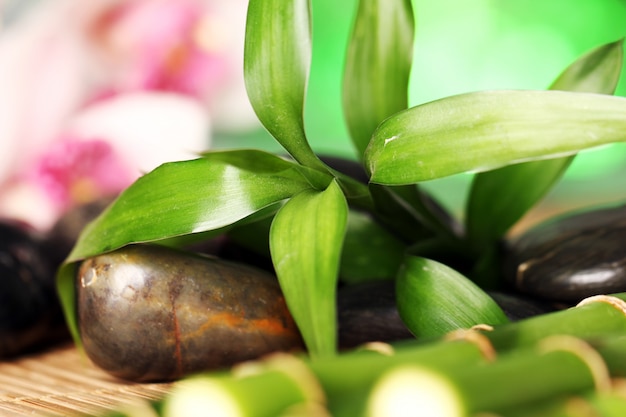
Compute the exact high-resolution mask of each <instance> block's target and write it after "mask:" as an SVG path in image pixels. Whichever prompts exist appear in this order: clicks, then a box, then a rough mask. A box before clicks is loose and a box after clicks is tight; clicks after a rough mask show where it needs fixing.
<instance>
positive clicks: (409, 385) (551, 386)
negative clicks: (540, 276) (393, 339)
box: [366, 337, 609, 417]
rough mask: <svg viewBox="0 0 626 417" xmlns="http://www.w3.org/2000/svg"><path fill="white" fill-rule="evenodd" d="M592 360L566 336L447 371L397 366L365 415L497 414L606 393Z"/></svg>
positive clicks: (601, 373)
mask: <svg viewBox="0 0 626 417" xmlns="http://www.w3.org/2000/svg"><path fill="white" fill-rule="evenodd" d="M596 356H597V352H595V351H594V350H593V349H591V348H590V347H589V346H588V345H586V344H585V343H584V342H582V341H580V340H578V339H573V338H569V337H568V338H566V339H565V340H563V339H560V338H559V340H546V341H545V343H542V344H541V346H539V347H538V348H536V349H523V350H520V351H515V352H511V353H508V354H506V355H503V356H500V357H499V358H498V360H496V361H494V362H492V363H489V364H478V365H470V366H466V367H460V368H457V369H456V370H454V371H449V372H446V373H443V372H440V371H433V369H430V368H427V367H422V366H417V365H414V364H406V365H402V366H401V367H399V368H396V369H394V370H392V371H389V373H386V374H383V376H382V377H381V378H380V380H379V383H377V384H376V385H375V387H374V389H373V390H372V392H371V394H370V396H369V399H368V404H367V413H366V415H368V416H388V417H394V416H401V415H404V414H402V408H404V409H406V408H410V409H411V410H412V411H413V412H414V413H415V415H427V414H426V413H427V412H431V411H432V410H437V414H432V415H438V416H441V417H444V416H445V417H461V416H466V415H470V414H472V413H478V412H489V413H496V414H497V413H499V412H502V411H504V410H507V409H512V408H515V407H523V406H524V405H527V404H532V403H534V402H540V401H545V400H548V399H550V398H554V397H557V396H563V395H574V394H579V393H584V392H586V391H588V390H591V389H594V388H596V389H600V390H606V389H608V381H609V379H608V372H607V371H606V368H605V367H603V363H602V362H601V361H600V362H598V361H597V359H598V358H597V357H596ZM398 404H402V407H400V408H398V407H399V406H398Z"/></svg>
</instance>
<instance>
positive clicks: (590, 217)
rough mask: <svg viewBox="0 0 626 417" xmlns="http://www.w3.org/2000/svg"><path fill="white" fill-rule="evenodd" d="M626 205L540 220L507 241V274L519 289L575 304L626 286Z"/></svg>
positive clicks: (510, 281)
mask: <svg viewBox="0 0 626 417" xmlns="http://www.w3.org/2000/svg"><path fill="white" fill-rule="evenodd" d="M625 241H626V207H625V206H619V207H610V208H603V209H598V210H593V211H586V212H581V213H573V214H568V215H565V216H559V217H558V218H555V219H551V220H548V221H547V222H544V223H541V224H539V225H537V226H535V227H533V228H531V229H530V230H528V231H527V232H525V233H523V234H522V235H521V236H519V237H518V238H517V239H515V240H513V241H511V242H509V244H508V245H507V246H508V247H507V250H506V252H507V255H506V259H505V262H504V264H505V275H506V278H507V280H508V281H509V283H510V284H511V285H512V286H513V287H515V288H516V289H517V290H518V291H521V292H523V293H526V294H529V295H532V296H536V297H540V298H544V299H548V300H557V301H564V302H570V303H575V302H578V301H580V300H581V299H583V298H585V297H589V296H592V295H597V294H611V293H617V292H622V291H626V245H625V244H624V242H625Z"/></svg>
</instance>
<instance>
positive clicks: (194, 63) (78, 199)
mask: <svg viewBox="0 0 626 417" xmlns="http://www.w3.org/2000/svg"><path fill="white" fill-rule="evenodd" d="M246 6H247V2H246V1H241V0H233V1H229V2H221V1H208V0H207V1H201V0H128V1H122V0H90V1H88V2H85V1H83V0H55V1H48V2H40V3H37V4H36V6H35V7H32V8H31V10H28V11H27V13H23V16H21V17H20V18H19V19H18V20H17V21H15V22H10V23H9V24H8V25H7V26H6V27H4V28H2V31H1V32H0V216H4V217H12V218H17V219H21V220H23V221H26V222H28V223H30V224H32V225H34V226H35V227H37V228H39V229H42V230H46V229H47V228H49V227H50V226H51V225H52V224H53V222H54V221H55V220H56V219H57V218H58V217H59V216H60V215H61V214H62V213H63V212H64V211H65V210H67V209H68V208H70V207H72V206H73V205H76V204H80V203H82V202H87V201H90V200H92V199H95V198H98V197H101V196H105V195H109V194H116V193H118V192H120V191H121V190H122V189H124V188H125V187H126V186H128V185H129V184H130V183H131V182H132V181H134V180H135V179H136V178H137V177H139V176H140V175H141V174H142V173H144V172H147V171H149V170H152V169H154V168H155V167H156V166H158V165H159V164H161V163H163V162H166V161H171V160H182V159H189V158H192V157H194V156H195V155H196V154H197V152H199V151H202V150H205V149H206V148H207V147H208V146H209V144H210V136H211V132H212V131H213V130H215V129H226V128H231V129H232V128H238V129H244V128H250V127H256V126H257V122H256V118H255V117H254V115H253V112H252V111H251V109H250V107H249V104H248V101H247V98H246V95H245V88H244V84H243V75H242V65H241V63H242V59H243V34H244V29H243V28H244V24H245V9H246ZM0 8H1V6H0ZM0 11H1V9H0ZM234 121H236V122H237V124H235V123H233V122H234Z"/></svg>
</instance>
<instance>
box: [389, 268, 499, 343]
mask: <svg viewBox="0 0 626 417" xmlns="http://www.w3.org/2000/svg"><path fill="white" fill-rule="evenodd" d="M396 300H397V304H398V312H399V313H400V317H401V318H402V320H403V321H404V323H405V324H406V325H407V327H408V328H409V330H411V332H412V333H413V334H414V335H415V336H417V337H420V338H421V337H438V336H442V335H445V334H446V333H448V332H450V331H453V330H456V329H460V328H469V327H472V326H475V325H477V324H488V325H492V326H493V325H497V324H502V323H506V322H508V319H507V317H506V315H505V314H504V312H503V311H502V309H501V308H500V307H499V306H498V305H497V304H496V303H495V301H493V299H492V298H491V297H489V295H487V294H486V293H485V292H484V291H483V290H481V289H480V288H479V287H478V286H477V285H476V284H474V283H473V282H472V281H470V280H469V279H467V278H466V277H464V276H463V275H461V274H459V273H458V272H456V271H455V270H454V269H452V268H449V267H447V266H446V265H444V264H441V263H439V262H436V261H432V260H429V259H426V258H420V257H416V256H408V257H407V258H406V261H405V263H404V266H403V267H402V268H401V270H400V272H399V274H398V277H397V280H396Z"/></svg>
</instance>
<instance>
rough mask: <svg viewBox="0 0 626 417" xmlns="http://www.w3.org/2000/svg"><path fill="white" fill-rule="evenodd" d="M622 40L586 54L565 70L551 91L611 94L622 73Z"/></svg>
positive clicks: (551, 87)
mask: <svg viewBox="0 0 626 417" xmlns="http://www.w3.org/2000/svg"><path fill="white" fill-rule="evenodd" d="M623 56H624V39H620V40H618V41H616V42H611V43H607V44H606V45H602V46H600V47H598V48H595V49H593V50H591V51H590V52H588V53H586V54H585V55H583V56H582V57H580V58H579V59H578V60H576V61H575V62H574V63H573V64H572V65H570V66H569V67H568V68H566V69H565V71H563V72H562V73H561V75H559V77H558V78H557V79H556V80H555V81H554V82H553V83H552V85H551V86H550V89H551V90H563V91H576V92H579V93H603V94H613V92H614V91H615V89H616V88H617V83H618V82H619V78H620V74H621V72H622V60H623Z"/></svg>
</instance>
